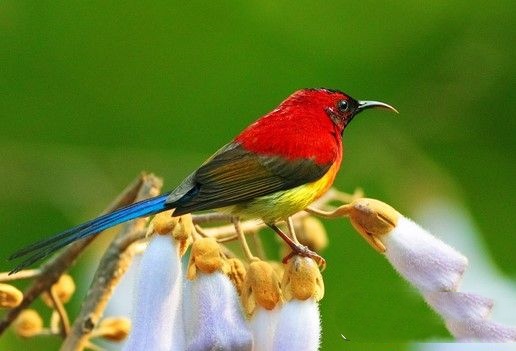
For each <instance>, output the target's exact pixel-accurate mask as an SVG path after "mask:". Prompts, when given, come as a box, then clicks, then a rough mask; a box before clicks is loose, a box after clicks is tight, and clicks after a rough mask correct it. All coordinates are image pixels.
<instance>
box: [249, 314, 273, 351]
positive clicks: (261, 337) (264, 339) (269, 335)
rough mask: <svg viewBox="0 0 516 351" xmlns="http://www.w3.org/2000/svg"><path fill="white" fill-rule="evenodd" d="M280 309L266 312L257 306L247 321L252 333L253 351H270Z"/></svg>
mask: <svg viewBox="0 0 516 351" xmlns="http://www.w3.org/2000/svg"><path fill="white" fill-rule="evenodd" d="M280 309H281V307H278V306H276V307H275V308H274V309H273V310H267V309H265V308H263V307H260V306H258V307H257V308H256V310H255V312H254V314H253V316H252V317H251V320H250V321H249V327H250V328H251V332H252V333H253V340H254V348H253V351H272V349H273V348H272V343H273V340H274V334H275V332H276V326H277V324H278V318H279V313H280Z"/></svg>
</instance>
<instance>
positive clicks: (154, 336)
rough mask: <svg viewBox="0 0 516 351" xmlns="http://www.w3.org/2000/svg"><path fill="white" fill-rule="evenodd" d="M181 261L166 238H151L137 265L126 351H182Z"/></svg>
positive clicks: (168, 237)
mask: <svg viewBox="0 0 516 351" xmlns="http://www.w3.org/2000/svg"><path fill="white" fill-rule="evenodd" d="M182 276H183V273H182V268H181V260H180V257H179V253H178V248H177V245H176V243H175V240H173V238H172V237H171V236H170V235H154V237H153V238H152V239H151V241H150V243H149V246H148V247H147V249H146V250H145V252H144V254H143V257H142V259H141V262H140V267H139V274H138V279H137V286H136V299H135V301H134V311H133V315H132V318H131V319H132V323H133V328H132V331H131V333H130V335H129V339H128V341H127V342H126V344H125V347H124V350H126V351H133V350H134V351H140V350H163V351H175V350H183V349H184V345H185V340H184V333H183V327H182V323H183V321H182V313H181V306H182V305H181V300H182V285H183V278H182Z"/></svg>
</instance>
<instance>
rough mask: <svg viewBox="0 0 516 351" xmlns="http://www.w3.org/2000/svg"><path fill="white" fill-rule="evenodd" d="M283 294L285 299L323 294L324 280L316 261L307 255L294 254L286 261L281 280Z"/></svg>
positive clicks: (314, 297)
mask: <svg viewBox="0 0 516 351" xmlns="http://www.w3.org/2000/svg"><path fill="white" fill-rule="evenodd" d="M281 286H282V290H283V295H284V296H285V299H286V300H287V301H290V300H292V299H296V300H306V299H308V298H313V299H315V301H319V300H320V299H322V298H323V296H324V282H323V279H322V276H321V272H320V271H319V267H318V266H317V263H315V261H314V260H313V259H311V258H309V257H302V256H294V257H293V258H291V259H290V260H289V262H288V263H287V267H286V269H285V273H284V274H283V281H282V284H281Z"/></svg>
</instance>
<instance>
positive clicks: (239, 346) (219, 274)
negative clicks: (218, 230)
mask: <svg viewBox="0 0 516 351" xmlns="http://www.w3.org/2000/svg"><path fill="white" fill-rule="evenodd" d="M227 270H228V267H227V262H226V261H225V260H224V259H223V258H222V253H221V252H220V247H219V244H218V243H217V242H216V241H215V239H213V238H202V239H197V240H196V241H195V242H194V243H193V245H192V251H191V253H190V261H189V263H188V279H189V281H186V284H185V291H184V301H183V320H184V328H185V332H186V348H185V349H186V350H189V351H201V350H251V349H252V347H253V337H252V334H251V332H250V331H249V329H248V327H247V324H246V323H245V320H244V315H243V313H242V308H241V307H240V300H239V298H238V295H237V292H236V289H235V287H234V285H233V284H232V283H231V281H230V279H229V277H228V276H227V275H226V274H224V273H223V271H227Z"/></svg>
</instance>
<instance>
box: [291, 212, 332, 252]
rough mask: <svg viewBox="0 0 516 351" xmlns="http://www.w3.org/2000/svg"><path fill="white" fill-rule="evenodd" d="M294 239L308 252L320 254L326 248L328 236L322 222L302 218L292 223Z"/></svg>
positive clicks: (310, 218)
mask: <svg viewBox="0 0 516 351" xmlns="http://www.w3.org/2000/svg"><path fill="white" fill-rule="evenodd" d="M294 228H295V231H296V237H297V239H298V240H299V242H300V243H301V244H303V245H305V246H307V247H308V248H309V249H310V250H312V251H316V252H320V251H321V250H323V249H324V248H325V247H326V246H328V235H327V234H326V229H325V228H324V226H323V224H322V222H321V221H320V220H318V219H317V218H315V217H311V216H308V217H304V218H301V219H299V220H296V221H295V222H294Z"/></svg>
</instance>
